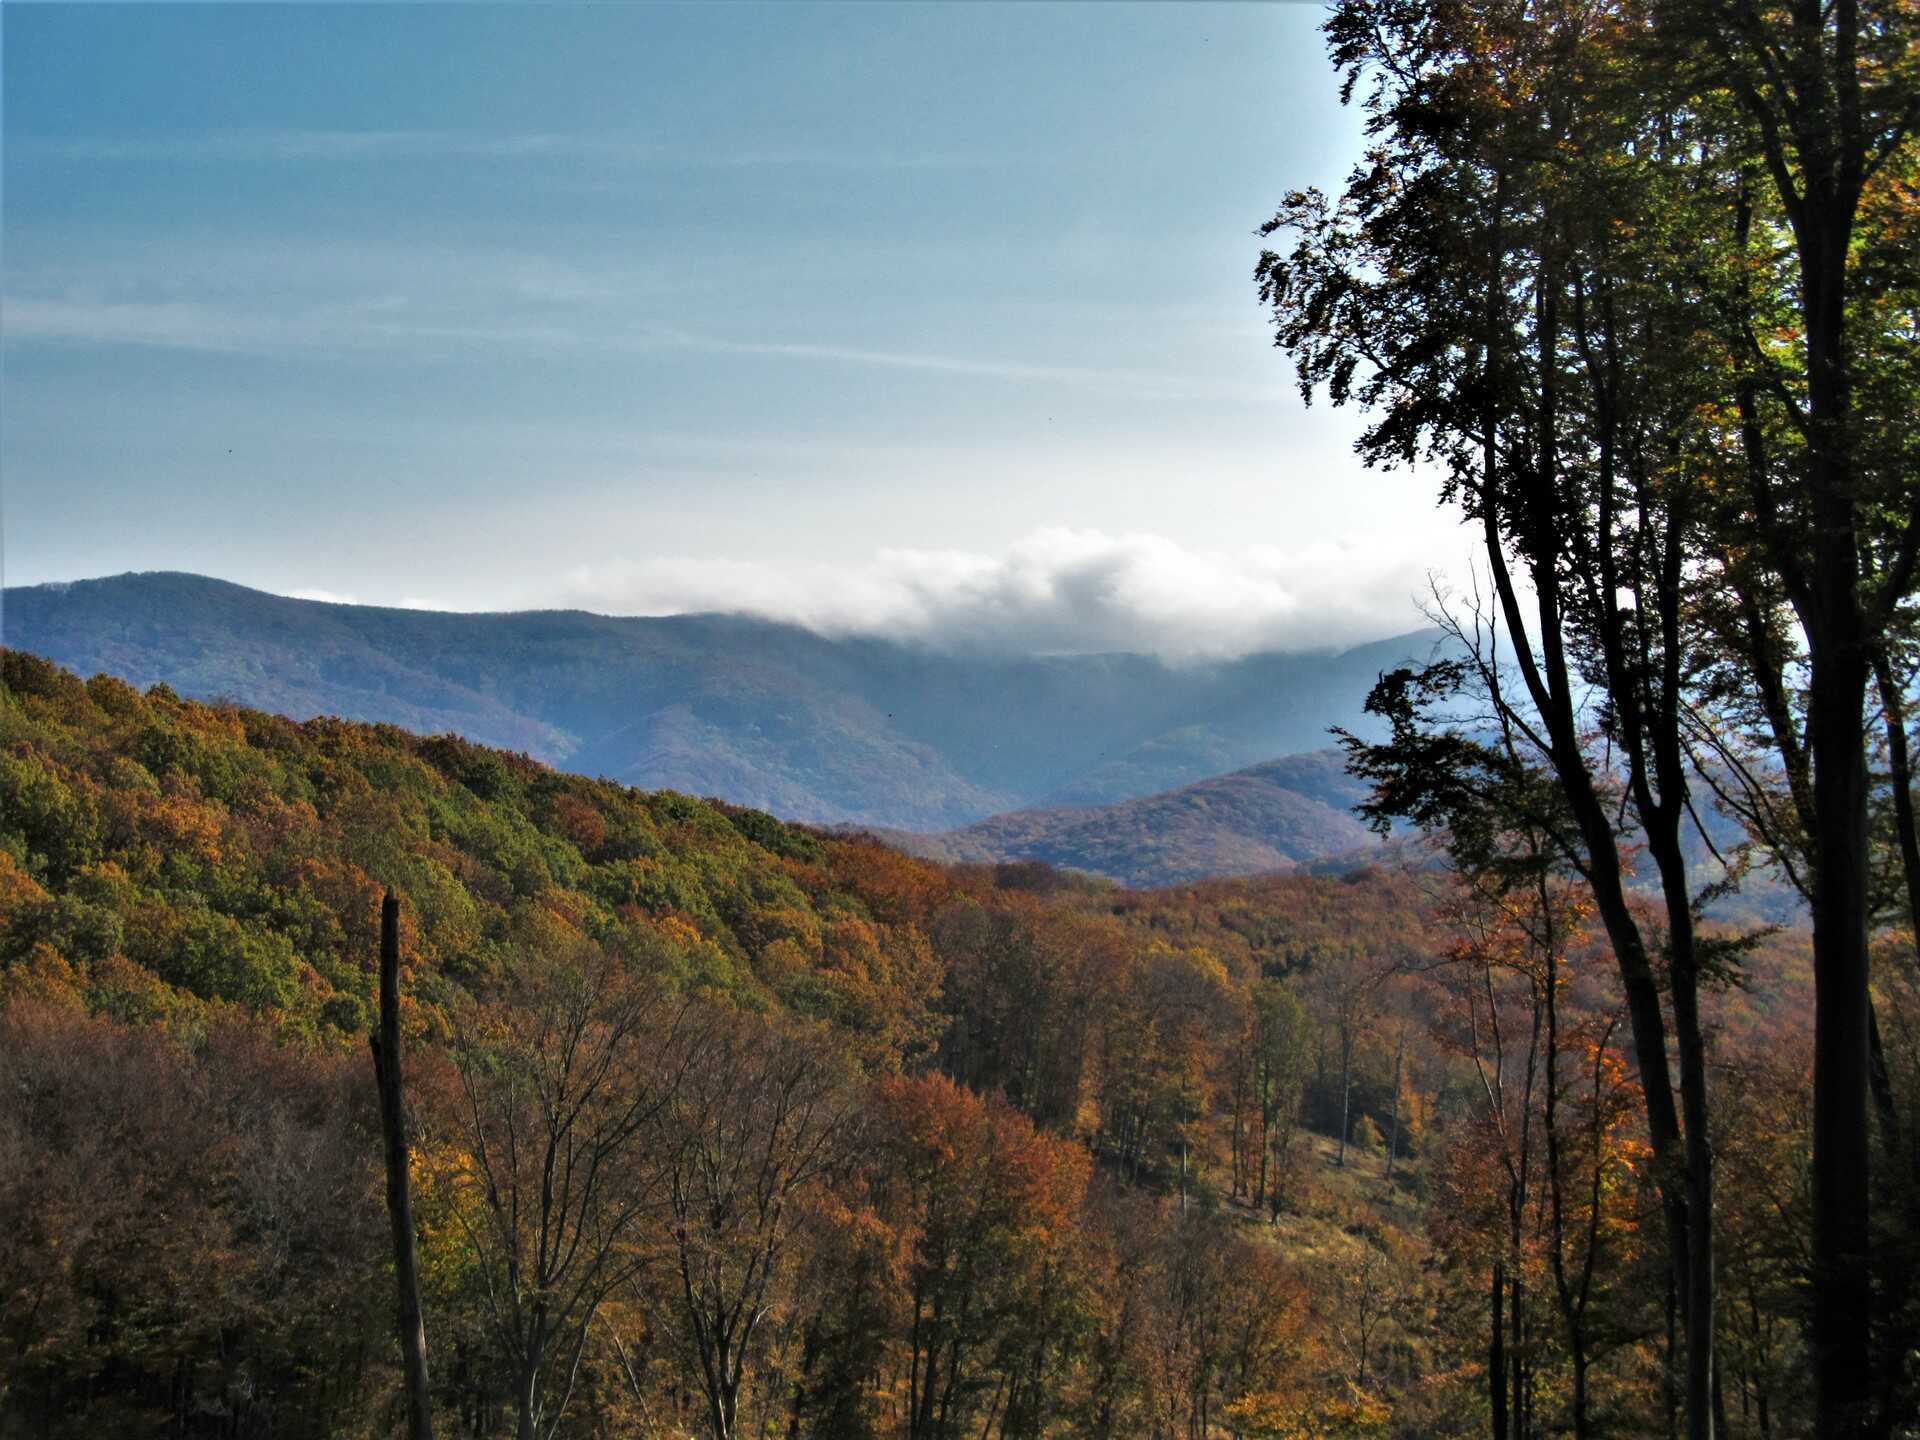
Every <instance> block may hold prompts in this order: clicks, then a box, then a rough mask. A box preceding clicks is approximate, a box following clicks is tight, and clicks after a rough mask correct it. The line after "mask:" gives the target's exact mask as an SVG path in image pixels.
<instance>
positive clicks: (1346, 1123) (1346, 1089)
mask: <svg viewBox="0 0 1920 1440" xmlns="http://www.w3.org/2000/svg"><path fill="white" fill-rule="evenodd" d="M1352 1101H1353V1033H1352V1031H1351V1030H1350V1029H1349V1028H1348V1026H1347V1024H1346V1023H1345V1022H1342V1023H1341V1026H1340V1155H1339V1159H1338V1160H1337V1161H1336V1162H1335V1163H1337V1164H1339V1165H1342V1166H1344V1165H1345V1164H1346V1163H1347V1131H1348V1130H1350V1129H1351V1128H1352V1121H1351V1119H1350V1118H1349V1113H1348V1112H1349V1109H1350V1107H1351V1105H1352Z"/></svg>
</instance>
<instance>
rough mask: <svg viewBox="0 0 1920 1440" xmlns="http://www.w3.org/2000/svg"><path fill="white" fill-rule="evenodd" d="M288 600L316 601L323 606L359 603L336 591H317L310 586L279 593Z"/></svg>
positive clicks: (353, 597) (353, 598) (352, 597)
mask: <svg viewBox="0 0 1920 1440" xmlns="http://www.w3.org/2000/svg"><path fill="white" fill-rule="evenodd" d="M281 593H282V594H284V595H285V596H286V597H287V598H288V599H289V600H318V601H319V602H320V603H321V604H323V605H358V604H359V603H360V601H359V600H358V599H357V598H356V597H355V596H352V595H348V594H343V593H341V592H339V591H337V590H319V589H315V588H313V587H311V586H302V587H301V588H300V589H298V590H285V591H282V592H281Z"/></svg>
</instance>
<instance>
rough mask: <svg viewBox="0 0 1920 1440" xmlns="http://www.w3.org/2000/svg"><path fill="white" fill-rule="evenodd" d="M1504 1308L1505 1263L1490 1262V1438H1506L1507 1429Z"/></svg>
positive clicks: (1488, 1310)
mask: <svg viewBox="0 0 1920 1440" xmlns="http://www.w3.org/2000/svg"><path fill="white" fill-rule="evenodd" d="M1506 1312H1507V1276H1506V1267H1505V1266H1504V1265H1502V1264H1501V1263H1500V1262H1499V1261H1498V1260H1496V1261H1494V1263H1493V1287H1492V1290H1491V1292H1490V1295H1489V1303H1488V1306H1487V1315H1488V1320H1489V1322H1490V1324H1491V1326H1492V1329H1491V1330H1490V1332H1489V1336H1488V1342H1487V1400H1488V1403H1489V1404H1490V1406H1491V1407H1492V1411H1493V1440H1510V1437H1509V1435H1508V1433H1507V1346H1506V1335H1505V1331H1504V1328H1503V1327H1504V1323H1505V1317H1506Z"/></svg>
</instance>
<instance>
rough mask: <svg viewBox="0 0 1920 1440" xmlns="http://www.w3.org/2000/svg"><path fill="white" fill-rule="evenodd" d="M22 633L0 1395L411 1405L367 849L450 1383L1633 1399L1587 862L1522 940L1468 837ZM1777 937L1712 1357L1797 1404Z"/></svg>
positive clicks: (1787, 1006) (786, 1413) (546, 1403)
mask: <svg viewBox="0 0 1920 1440" xmlns="http://www.w3.org/2000/svg"><path fill="white" fill-rule="evenodd" d="M4 664H5V670H4V678H5V694H4V700H3V702H0V967H3V968H0V997H3V999H4V1010H3V1011H0V1028H3V1029H4V1038H3V1039H0V1087H4V1091H5V1093H6V1094H7V1095H8V1096H10V1097H18V1103H10V1104H9V1105H8V1106H6V1107H5V1108H4V1109H0V1210H4V1212H5V1213H6V1214H7V1215H8V1216H9V1217H10V1219H11V1222H12V1223H10V1224H9V1225H8V1226H6V1227H5V1229H4V1233H3V1234H0V1434H7V1435H48V1436H68V1435H71V1436H80V1435H88V1436H92V1435H103V1434H134V1433H154V1432H156V1431H161V1430H165V1431H167V1432H168V1433H177V1434H191V1435H208V1436H212V1435H221V1436H265V1435H269V1434H271V1435H276V1436H288V1435H292V1436H307V1435H312V1436H319V1435H347V1434H369V1435H371V1434H386V1433H392V1430H393V1428H394V1426H395V1424H396V1423H397V1417H398V1416H399V1415H400V1413H401V1407H402V1400H401V1396H400V1392H399V1374H398V1350H397V1347H396V1344H395V1339H394V1327H393V1324H392V1313H393V1289H392V1283H393V1282H392V1279H391V1274H390V1265H391V1251H390V1248H389V1246H388V1243H387V1236H386V1217H385V1212H384V1209H383V1206H382V1182H381V1177H380V1139H379V1127H378V1124H377V1121H376V1119H375V1116H374V1113H373V1079H372V1066H371V1064H370V1063H369V1060H368V1057H367V1051H366V1045H365V1039H364V1037H365V1035H366V1033H367V1031H368V1029H369V1026H370V1024H371V998H372V995H373V987H374V983H375V982H374V958H375V953H376V948H377V927H378V907H379V900H380V897H381V894H382V893H383V890H384V889H385V888H386V887H389V886H390V887H393V889H394V890H395V891H396V892H397V893H398V895H399V896H400V897H401V901H402V906H401V921H402V924H401V931H400V942H401V954H402V960H403V977H404V994H405V1004H404V1009H403V1019H404V1028H405V1031H406V1034H407V1036H408V1045H409V1049H408V1052H407V1053H408V1065H409V1084H410V1086H411V1094H410V1104H411V1109H412V1115H413V1122H412V1123H413V1130H414V1139H415V1152H414V1166H413V1183H414V1187H415V1204H416V1209H417V1215H418V1221H419V1227H418V1244H419V1248H420V1253H421V1256H422V1266H423V1271H424V1278H423V1288H424V1295H425V1306H424V1308H425V1312H426V1326H427V1333H428V1343H429V1354H430V1359H431V1380H432V1390H433V1396H434V1400H435V1405H436V1408H437V1411H438V1419H439V1423H440V1426H441V1431H442V1433H449V1434H455V1433H457V1434H470V1435H491V1434H500V1433H511V1432H513V1431H514V1430H515V1429H516V1428H517V1429H518V1430H519V1433H521V1434H538V1435H542V1436H544V1435H548V1434H552V1435H563V1436H571V1435H582V1436H584V1435H598V1434H608V1433H619V1434H635V1435H645V1436H663V1437H664V1436H679V1435H692V1434H700V1435H711V1436H728V1435H744V1434H761V1433H774V1432H778V1433H781V1434H787V1435H793V1436H802V1435H817V1436H822V1437H841V1436H860V1435H872V1436H913V1437H946V1436H960V1435H967V1436H973V1435H982V1434H984V1435H989V1436H1003V1437H1013V1436H1040V1435H1050V1436H1051V1435H1059V1436H1066V1435H1074V1436H1109V1437H1119V1436H1133V1435H1149V1436H1169V1437H1171V1436H1175V1435H1179V1436H1187V1437H1200V1436H1215V1435H1218V1436H1225V1435H1236V1436H1270V1437H1277V1436H1287V1437H1306V1436H1328V1437H1331V1436H1378V1437H1386V1436H1407V1437H1412V1436H1429V1435H1445V1434H1467V1433H1476V1432H1479V1433H1483V1432H1484V1428H1485V1425H1486V1423H1487V1421H1486V1415H1487V1405H1488V1395H1489V1390H1490V1388H1492V1389H1493V1390H1494V1391H1495V1392H1496V1393H1498V1394H1500V1395H1502V1396H1503V1397H1505V1396H1508V1395H1509V1394H1510V1395H1511V1397H1512V1403H1515V1404H1522V1405H1524V1406H1526V1407H1527V1408H1528V1410H1529V1412H1530V1413H1531V1414H1532V1415H1533V1416H1534V1417H1535V1421H1534V1423H1536V1424H1537V1425H1538V1426H1540V1427H1541V1428H1543V1429H1544V1428H1546V1427H1549V1426H1551V1425H1553V1424H1557V1423H1558V1421H1559V1419H1560V1418H1562V1417H1565V1416H1566V1415H1567V1414H1569V1413H1570V1410H1569V1407H1570V1406H1572V1405H1573V1404H1574V1403H1575V1402H1574V1398H1573V1394H1574V1392H1573V1391H1572V1390H1570V1389H1569V1386H1570V1385H1571V1384H1572V1383H1573V1380H1574V1377H1575V1376H1576V1374H1577V1375H1578V1377H1579V1387H1580V1388H1579V1394H1580V1397H1581V1398H1580V1401H1579V1403H1580V1404H1581V1405H1582V1406H1583V1407H1584V1409H1585V1413H1586V1415H1587V1416H1588V1418H1589V1419H1590V1420H1592V1419H1596V1417H1597V1420H1603V1421H1604V1422H1605V1424H1606V1425H1607V1426H1608V1427H1609V1428H1612V1429H1614V1430H1615V1431H1618V1432H1624V1433H1643V1432H1646V1431H1650V1430H1653V1429H1656V1428H1657V1427H1658V1423H1659V1418H1658V1417H1659V1415H1660V1413H1661V1409H1662V1405H1663V1403H1664V1402H1663V1398H1662V1397H1663V1394H1664V1391H1663V1382H1662V1380H1661V1376H1662V1374H1663V1373H1664V1372H1663V1363H1664V1362H1663V1357H1664V1356H1666V1355H1667V1354H1668V1353H1669V1352H1668V1350H1667V1349H1666V1347H1667V1346H1668V1344H1669V1343H1670V1341H1669V1339H1668V1338H1667V1337H1669V1335H1670V1328H1669V1327H1670V1320H1671V1316H1670V1312H1669V1311H1668V1309H1667V1307H1666V1303H1665V1300H1664V1297H1665V1294H1666V1291H1665V1286H1664V1281H1663V1279H1662V1273H1663V1272H1662V1271H1661V1268H1660V1266H1661V1259H1660V1256H1659V1254H1658V1247H1657V1245H1652V1244H1650V1243H1649V1239H1648V1236H1649V1233H1650V1232H1649V1230H1648V1227H1649V1226H1651V1225H1656V1224H1657V1209H1658V1207H1657V1200H1656V1198H1655V1196H1654V1195H1653V1193H1652V1191H1651V1189H1650V1185H1649V1177H1648V1174H1647V1168H1646V1164H1645V1144H1644V1139H1643V1136H1642V1135H1641V1133H1640V1130H1639V1128H1638V1123H1637V1121H1636V1118H1635V1117H1636V1115H1637V1113H1638V1112H1637V1100H1636V1092H1635V1086H1634V1079H1633V1070H1632V1065H1631V1062H1630V1059H1629V1056H1628V1054H1627V1053H1626V1052H1625V1051H1624V1050H1623V1048H1622V1044H1621V1036H1620V1030H1619V1023H1618V1022H1619V1008H1618V1001H1617V998H1616V997H1615V996H1614V995H1613V993H1612V991H1611V989H1610V981H1609V962H1608V961H1607V959H1606V957H1605V955H1604V953H1603V952H1601V951H1600V950H1599V948H1598V946H1597V944H1596V942H1595V941H1594V940H1593V938H1592V936H1591V935H1590V934H1588V933H1587V931H1586V929H1585V928H1584V924H1585V922H1584V919H1583V917H1582V916H1581V915H1580V914H1579V913H1578V907H1577V906H1576V905H1574V904H1573V902H1572V900H1571V898H1570V897H1563V898H1564V905H1565V908H1564V910H1563V912H1561V918H1562V919H1563V920H1565V922H1566V928H1565V930H1564V931H1563V940H1562V941H1561V943H1559V944H1558V945H1557V946H1556V947H1555V948H1554V949H1553V951H1552V956H1553V963H1554V965H1556V966H1558V967H1560V968H1559V970H1558V971H1557V972H1555V973H1557V976H1558V978H1557V979H1556V978H1554V976H1553V975H1552V974H1549V975H1547V976H1546V977H1545V978H1546V981H1547V983H1546V984H1545V985H1544V987H1543V984H1542V979H1543V976H1542V972H1541V971H1540V970H1539V969H1538V968H1537V961H1538V955H1537V952H1536V951H1534V950H1531V949H1530V948H1529V946H1528V943H1527V941H1526V938H1525V934H1524V930H1525V926H1526V923H1527V921H1526V916H1525V915H1524V914H1521V913H1518V912H1510V911H1503V910H1502V909H1500V907H1499V906H1497V905H1495V906H1492V907H1491V908H1490V907H1489V905H1488V904H1487V903H1486V901H1485V897H1478V898H1476V896H1475V895H1474V894H1473V893H1471V892H1468V891H1462V890H1459V889H1457V888H1455V887H1453V886H1452V885H1451V884H1450V883H1449V882H1447V881H1445V880H1444V878H1443V877H1440V876H1436V875H1431V874H1428V875H1405V874H1402V875H1395V874H1388V873H1382V872H1361V873H1358V874H1355V875H1350V876H1345V877H1340V878H1330V877H1314V876H1275V877H1269V878H1267V879H1263V880H1258V881H1241V882H1233V881H1222V882H1214V883H1210V884H1207V885H1202V886H1198V887H1192V888H1187V889H1177V890H1167V891H1159V892H1152V893H1136V892H1129V891H1123V890H1117V889H1113V888H1109V887H1107V886H1104V885H1101V884H1097V883H1094V882H1090V881H1084V880H1075V879H1071V878H1068V877H1063V876H1061V875H1060V874H1058V873H1056V872H1054V871H1051V870H1049V869H1048V868H1046V867H1045V866H1041V865H1037V864H1027V865H1002V866H998V867H971V868H969V867H960V868H953V869H944V868H941V867H939V866H936V865H933V864H930V863H926V862H923V861H918V860H913V859H909V858H906V857H904V856H901V855H899V854H897V853H894V852H892V851H889V850H887V849H885V848H883V847H881V846H880V845H878V844H876V843H874V842H872V841H870V840H863V839H849V838H842V837H836V836H832V835H827V834H823V833H818V832H812V831H808V830H804V829H797V828H794V827H790V826H785V825H782V824H780V823H778V822H775V821H773V820H772V819H770V818H768V817H767V816H765V815H763V814H760V813H757V812H753V811H747V810H739V809H733V808H729V807H724V806H717V805H713V804H710V803H706V802H702V801H697V800H693V799H690V798H688V797H685V796H681V795H676V794H671V793H657V794H643V793H640V792H636V791H633V790H629V789H626V788H623V787H621V786H618V785H615V784H613V783H610V782H606V781H597V780H590V779H586V778H583V777H579V776H573V775H567V774H562V773H559V772H556V771H553V770H549V769H546V768H545V767H543V766H540V765H538V764H535V763H532V762H529V761H526V760H524V759H519V758H516V757H513V756H511V755H506V754H502V753H500V752H497V751H492V750H487V749H483V748H480V747H477V746H473V745H470V744H467V743H465V742H461V741H457V740H451V739H447V738H433V739H429V738H422V737H418V736H414V735H410V734H407V733H405V732H403V731H400V730H397V729H394V728H391V727H385V726H367V725H357V724H348V723H343V722H340V721H336V720H328V719H321V720H315V721H311V722H308V723H306V724H296V723H294V722H291V721H289V720H286V719H284V718H281V717H277V716H272V715H267V714H264V713H261V712H259V711H254V710H248V709H243V708H238V707H233V706H224V705H204V704H199V703H195V702H190V701H184V700H181V699H179V698H178V697H176V696H174V695H173V694H171V693H170V692H168V691H166V690H165V689H164V688H155V689H153V690H151V691H149V692H147V693H144V694H142V693H140V692H138V691H136V690H134V689H133V688H132V687H130V686H128V685H126V684H124V683H123V682H120V681H117V680H113V679H108V678H95V679H93V680H90V681H86V682H82V681H81V680H80V679H78V678H77V677H75V676H73V675H71V674H69V673H67V672H64V671H62V670H60V669H58V668H57V667H55V666H52V665H50V664H48V663H47V662H45V661H42V660H38V659H36V658H34V657H31V656H28V655H24V654H21V653H18V652H6V653H5V657H4ZM1744 974H1745V977H1746V983H1745V988H1743V989H1740V990H1735V991H1729V992H1727V993H1726V994H1725V995H1724V996H1721V997H1719V998H1718V999H1717V1000H1716V1001H1715V1008H1714V1015H1715V1025H1716V1033H1717V1034H1718V1035H1719V1037H1720V1039H1719V1041H1718V1042H1717V1043H1718V1044H1720V1045H1721V1046H1722V1047H1723V1049H1722V1050H1721V1051H1720V1052H1719V1053H1720V1055H1721V1062H1720V1063H1722V1064H1723V1065H1724V1067H1725V1073H1726V1075H1727V1077H1728V1080H1727V1083H1726V1084H1725V1085H1724V1086H1723V1087H1722V1089H1721V1091H1720V1095H1719V1102H1718V1103H1719V1104H1721V1105H1722V1106H1723V1107H1724V1109H1725V1112H1726V1116H1725V1126H1724V1128H1723V1131H1722V1133H1723V1134H1724V1135H1726V1136H1728V1137H1729V1138H1728V1141H1727V1143H1726V1149H1725V1152H1724V1156H1723V1161H1722V1165H1723V1181H1722V1184H1723V1191H1722V1195H1723V1206H1724V1209H1725V1213H1726V1215H1727V1216H1728V1225H1729V1234H1730V1236H1731V1237H1732V1241H1731V1243H1730V1244H1729V1246H1728V1250H1727V1253H1726V1258H1725V1260H1724V1264H1725V1267H1726V1272H1727V1276H1728V1283H1729V1285H1730V1287H1735V1293H1739V1294H1740V1295H1742V1297H1743V1304H1742V1307H1741V1308H1740V1310H1739V1311H1738V1312H1737V1313H1735V1314H1732V1315H1730V1317H1729V1320H1728V1336H1729V1342H1728V1344H1729V1349H1728V1367H1729V1371H1728V1373H1729V1386H1728V1388H1729V1404H1730V1405H1731V1406H1733V1407H1735V1408H1736V1410H1737V1411H1738V1412H1739V1413H1742V1414H1746V1415H1753V1414H1755V1413H1759V1414H1763V1415H1765V1416H1766V1417H1768V1418H1767V1420H1766V1421H1765V1424H1766V1425H1768V1426H1771V1427H1772V1431H1771V1433H1797V1432H1796V1428H1795V1427H1796V1425H1797V1424H1798V1420H1797V1417H1799V1416H1801V1415H1802V1414H1803V1406H1804V1402H1805V1395H1804V1386H1803V1383H1802V1365H1803V1359H1802V1355H1801V1351H1800V1347H1799V1343H1798V1340H1797V1333H1798V1332H1797V1329H1796V1327H1795V1324H1794V1314H1795V1305H1796V1303H1797V1301H1796V1298H1795V1297H1796V1295H1797V1293H1798V1289H1797V1286H1798V1283H1799V1279H1798V1277H1799V1274H1800V1270H1799V1268H1798V1267H1799V1265H1800V1261H1799V1260H1798V1259H1797V1258H1796V1256H1795V1254H1794V1252H1793V1251H1792V1247H1791V1243H1790V1242H1791V1237H1792V1234H1793V1231H1792V1228H1791V1227H1792V1223H1793V1220H1794V1216H1795V1214H1796V1213H1797V1207H1798V1205H1799V1204H1800V1202H1799V1201H1798V1200H1797V1199H1795V1198H1794V1197H1795V1195H1796V1194H1797V1191H1796V1190H1795V1189H1794V1185H1793V1182H1792V1179H1791V1177H1793V1176H1794V1175H1796V1174H1800V1173H1803V1167H1804V1164H1805V1149H1804V1145H1805V1130H1804V1117H1803V1116H1802V1115H1801V1113H1800V1112H1799V1109H1798V1107H1797V1106H1795V1104H1794V1103H1793V1100H1792V1097H1793V1096H1794V1095H1795V1094H1797V1093H1800V1090H1801V1087H1802V1085H1803V1083H1804V1081H1803V1072H1804V1067H1805V1063H1806V1058H1805V1057H1806V1050H1805V1034H1804V1007H1805V983H1806V982H1805V975H1804V963H1803V956H1802V952H1801V949H1800V947H1799V942H1797V941H1794V940H1792V939H1791V938H1790V937H1779V938H1776V939H1775V940H1773V941H1771V942H1768V943H1767V944H1765V945H1763V946H1761V947H1760V948H1759V949H1758V950H1756V951H1755V952H1754V953H1753V954H1751V955H1750V956H1749V957H1748V958H1747V960H1746V962H1745V971H1744ZM1898 1013H1899V1015H1901V1016H1904V1015H1905V1014H1906V1012H1905V1011H1904V1010H1902V1011H1900V1012H1898ZM1900 1024H1902V1025H1904V1024H1905V1020H1904V1019H1901V1020H1900ZM1896 1033H1897V1034H1902V1035H1904V1034H1905V1033H1907V1032H1906V1031H1905V1030H1899V1031H1896ZM1529 1036H1530V1037H1531V1038H1529ZM1895 1053H1896V1060H1897V1063H1899V1064H1901V1065H1903V1066H1904V1065H1908V1064H1910V1062H1911V1055H1910V1053H1909V1051H1908V1050H1906V1049H1904V1048H1901V1047H1899V1046H1896V1047H1895ZM1783 1185H1784V1187H1785V1188H1784V1189H1783V1188H1782V1187H1783ZM1490 1286H1491V1287H1492V1291H1493V1293H1494V1294H1496V1295H1499V1296H1501V1297H1502V1300H1503V1304H1502V1305H1501V1306H1497V1307H1495V1310H1494V1312H1493V1329H1492V1331H1491V1334H1490V1332H1489V1329H1488V1310H1487V1303H1486V1296H1487V1294H1488V1291H1489V1287H1490ZM1503 1327H1504V1328H1503ZM1490 1344H1491V1346H1492V1349H1491V1350H1490V1349H1489V1346H1490ZM1490 1356H1491V1357H1492V1358H1491V1360H1490ZM1490 1364H1491V1365H1493V1366H1495V1367H1496V1368H1494V1369H1491V1370H1490V1369H1489V1366H1490ZM1756 1407H1757V1408H1756ZM1749 1428H1751V1430H1752V1433H1763V1432H1762V1430H1760V1429H1758V1428H1752V1427H1749Z"/></svg>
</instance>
